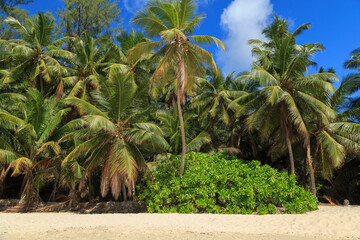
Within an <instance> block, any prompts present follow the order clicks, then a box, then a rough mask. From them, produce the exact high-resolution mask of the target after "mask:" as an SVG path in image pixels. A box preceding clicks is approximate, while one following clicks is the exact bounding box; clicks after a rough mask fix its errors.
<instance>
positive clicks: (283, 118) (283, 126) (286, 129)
mask: <svg viewBox="0 0 360 240" xmlns="http://www.w3.org/2000/svg"><path fill="white" fill-rule="evenodd" d="M281 129H282V131H283V137H285V142H286V146H287V149H288V151H289V158H290V170H291V174H294V175H295V161H294V154H293V151H292V146H291V140H290V134H289V127H288V123H287V120H286V113H285V105H284V103H281Z"/></svg>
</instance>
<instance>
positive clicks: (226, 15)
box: [217, 0, 273, 73]
mask: <svg viewBox="0 0 360 240" xmlns="http://www.w3.org/2000/svg"><path fill="white" fill-rule="evenodd" d="M272 11H273V6H272V4H271V2H270V0H233V1H232V2H231V3H230V5H229V6H228V7H227V8H226V9H224V11H223V13H222V15H221V22H220V26H221V28H222V29H223V30H225V32H226V37H225V44H226V47H227V52H226V53H224V52H218V53H217V58H218V61H219V62H220V63H221V65H222V67H223V69H224V72H225V73H230V72H232V71H235V70H236V71H243V70H247V69H248V68H249V65H250V63H251V62H252V61H253V58H252V56H251V48H250V46H249V45H248V43H247V42H248V40H249V39H264V37H263V36H262V34H261V32H262V30H263V29H264V28H265V27H266V25H267V24H268V22H269V17H270V15H271V13H272Z"/></svg>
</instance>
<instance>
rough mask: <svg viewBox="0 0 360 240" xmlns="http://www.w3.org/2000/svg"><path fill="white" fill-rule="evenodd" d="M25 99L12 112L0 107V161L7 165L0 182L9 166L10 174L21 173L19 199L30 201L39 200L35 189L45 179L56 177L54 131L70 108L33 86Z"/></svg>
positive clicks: (57, 160) (53, 179)
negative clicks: (22, 179) (64, 106)
mask: <svg viewBox="0 0 360 240" xmlns="http://www.w3.org/2000/svg"><path fill="white" fill-rule="evenodd" d="M28 95H29V96H28V98H27V99H26V101H25V103H23V102H21V103H19V104H18V105H17V108H16V109H17V111H15V110H14V113H13V114H12V113H10V112H8V111H5V110H2V111H0V129H1V134H0V163H1V166H3V167H6V168H7V169H6V171H5V172H4V174H3V175H2V176H1V177H2V179H0V182H2V180H3V179H4V178H5V176H6V175H7V173H8V172H9V171H10V170H12V175H11V176H17V175H19V174H23V175H24V184H25V185H24V188H23V191H22V194H21V198H22V200H23V201H24V202H25V203H26V204H29V203H31V202H32V201H34V200H39V197H38V191H39V189H40V187H41V186H42V185H43V184H44V182H45V181H49V182H52V181H56V179H55V176H56V175H57V173H56V164H55V163H59V164H58V166H60V163H61V162H60V160H59V159H58V157H57V155H58V154H59V153H60V146H59V145H58V143H57V142H56V139H55V138H54V135H55V133H56V131H57V129H58V127H59V126H60V125H61V122H62V118H63V117H64V116H65V115H66V114H67V113H68V112H69V110H70V109H69V108H65V109H63V108H61V104H60V103H59V102H57V101H56V100H55V98H54V97H52V98H49V99H45V98H44V94H43V93H40V92H38V91H37V90H35V89H30V90H29V91H28Z"/></svg>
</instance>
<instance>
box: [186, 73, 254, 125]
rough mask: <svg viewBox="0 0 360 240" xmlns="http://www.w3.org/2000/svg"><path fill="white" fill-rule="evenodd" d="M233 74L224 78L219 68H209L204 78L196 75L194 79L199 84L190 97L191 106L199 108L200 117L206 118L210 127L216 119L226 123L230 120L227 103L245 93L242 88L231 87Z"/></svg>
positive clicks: (204, 119)
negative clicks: (214, 69)
mask: <svg viewBox="0 0 360 240" xmlns="http://www.w3.org/2000/svg"><path fill="white" fill-rule="evenodd" d="M233 74H234V73H231V74H229V75H228V76H227V77H226V78H224V75H223V74H222V72H221V70H219V69H218V70H216V71H212V70H209V73H208V74H207V76H206V77H205V78H201V77H198V78H197V80H196V81H197V83H198V85H200V86H199V87H198V89H197V92H196V93H197V94H196V96H194V97H193V98H191V107H193V108H198V109H199V111H200V112H201V115H200V119H201V120H203V121H206V120H208V121H206V122H210V124H209V126H208V127H209V128H212V127H213V126H214V125H215V124H216V123H217V122H218V121H222V122H223V123H225V124H226V125H228V124H229V123H230V121H231V112H230V109H229V104H230V103H231V101H232V100H233V99H235V98H238V97H240V96H243V95H245V94H247V92H245V91H242V90H235V89H231V88H233V85H234V77H233ZM207 118H209V119H207Z"/></svg>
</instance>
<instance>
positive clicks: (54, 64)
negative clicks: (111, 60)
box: [0, 13, 74, 92]
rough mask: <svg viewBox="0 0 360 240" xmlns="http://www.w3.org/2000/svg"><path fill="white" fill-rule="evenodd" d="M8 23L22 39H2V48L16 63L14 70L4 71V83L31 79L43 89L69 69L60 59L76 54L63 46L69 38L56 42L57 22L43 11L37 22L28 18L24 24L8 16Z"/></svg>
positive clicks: (32, 82) (33, 84)
mask: <svg viewBox="0 0 360 240" xmlns="http://www.w3.org/2000/svg"><path fill="white" fill-rule="evenodd" d="M5 23H6V24H7V26H8V27H9V28H11V29H13V30H14V31H15V32H16V33H18V34H19V36H20V37H21V38H20V39H11V40H8V41H6V40H0V47H1V48H2V50H4V51H5V52H6V53H7V61H9V62H12V63H13V66H11V67H10V69H8V70H6V71H2V82H3V83H8V82H17V83H19V82H23V81H24V80H25V84H27V81H29V82H30V83H31V84H30V85H31V86H34V87H35V86H36V87H38V88H39V89H40V91H42V92H43V91H44V82H51V81H52V80H53V77H54V75H55V76H58V74H60V75H61V74H64V72H65V66H63V65H62V64H61V63H60V62H59V61H58V60H59V59H64V60H69V59H71V58H73V57H74V55H73V54H72V53H71V52H68V51H66V50H63V49H61V48H60V46H62V45H63V44H64V43H65V42H67V41H68V40H69V39H68V38H62V39H58V40H56V41H55V42H52V39H51V38H52V33H53V30H54V25H53V22H52V20H51V19H50V18H49V17H47V16H46V15H44V14H42V13H39V15H38V16H37V17H36V18H35V20H34V21H31V20H30V19H27V20H26V22H25V23H24V25H23V24H21V23H20V22H19V21H18V20H16V19H14V18H12V17H9V18H7V19H6V20H5ZM23 83H24V82H23Z"/></svg>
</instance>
